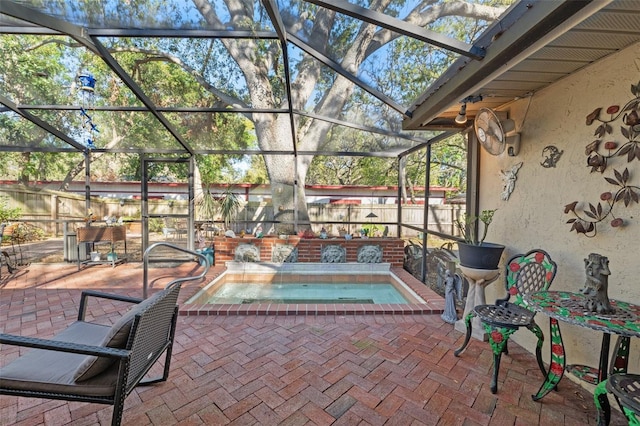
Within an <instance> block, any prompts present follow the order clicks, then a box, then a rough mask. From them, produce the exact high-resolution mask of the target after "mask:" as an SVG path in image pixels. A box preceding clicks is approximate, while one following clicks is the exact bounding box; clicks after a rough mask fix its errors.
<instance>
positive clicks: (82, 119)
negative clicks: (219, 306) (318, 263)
mask: <svg viewBox="0 0 640 426" xmlns="http://www.w3.org/2000/svg"><path fill="white" fill-rule="evenodd" d="M588 3H589V2H544V1H542V2H528V3H526V4H525V3H522V2H513V1H510V0H504V1H500V0H483V1H477V2H462V1H426V0H422V1H421V0H406V1H382V2H367V1H354V2H347V1H319V0H310V1H283V0H262V1H251V0H242V1H240V0H237V1H231V0H229V1H227V0H225V1H222V0H221V1H213V0H208V1H207V0H191V1H190V0H178V1H171V2H166V1H156V0H139V1H130V2H121V1H108V0H106V1H105V0H101V1H98V0H97V1H92V0H88V1H62V0H60V1H33V0H26V1H11V0H5V1H3V2H2V3H1V4H0V26H1V36H0V50H1V51H2V57H3V61H2V65H1V68H0V69H1V73H0V86H1V90H0V103H1V104H2V114H1V115H0V120H1V124H0V149H1V150H2V151H3V160H2V164H1V165H0V170H1V175H2V176H3V179H4V180H6V181H7V182H14V181H15V182H17V183H22V184H26V185H29V184H31V183H33V182H34V181H55V182H56V184H57V185H58V188H57V189H60V190H65V189H68V188H69V187H70V185H71V183H72V182H74V181H81V182H84V186H85V190H84V195H85V202H84V203H85V205H84V209H85V211H83V212H81V213H80V214H79V215H80V216H86V214H87V212H90V211H92V208H93V204H92V203H95V198H94V196H96V195H101V196H102V197H103V198H105V197H106V198H108V197H109V196H112V197H116V199H118V195H114V194H115V193H116V191H115V189H114V190H113V191H112V192H111V193H107V194H105V193H101V194H97V193H95V191H92V184H94V183H95V182H98V181H100V182H113V183H122V182H129V181H132V182H141V183H140V188H139V196H134V197H129V198H133V199H134V200H138V199H139V211H138V216H139V218H140V219H141V222H142V225H143V232H142V235H143V245H144V244H148V241H147V240H145V238H146V235H148V232H149V226H150V223H152V222H153V220H165V221H166V220H167V219H184V220H185V221H186V222H187V227H188V229H193V227H194V225H195V222H213V223H217V224H218V225H220V226H221V227H223V226H224V225H225V223H224V222H225V221H224V220H223V218H222V217H221V215H220V211H215V209H213V208H212V207H211V203H210V202H209V201H211V200H213V201H215V202H219V201H220V200H223V199H225V198H227V196H229V194H233V193H235V195H236V196H237V197H238V198H239V199H240V202H239V204H240V208H244V207H245V206H246V205H248V204H250V201H252V200H251V199H250V197H249V196H248V194H249V192H248V190H246V189H241V186H240V185H241V184H242V185H245V186H244V187H242V188H247V187H251V188H253V187H257V186H259V185H262V186H264V187H266V188H268V190H267V191H266V192H264V193H261V194H260V195H259V196H257V198H255V199H254V200H253V201H255V202H256V203H257V204H258V206H257V207H255V208H254V209H253V210H249V209H248V207H247V208H246V209H245V211H244V215H243V216H236V217H234V223H236V231H238V226H239V227H240V228H242V229H243V230H244V229H247V230H251V229H254V228H255V227H256V226H258V225H260V226H264V227H265V232H266V230H267V229H268V230H269V231H270V232H273V233H275V234H293V233H297V232H301V231H304V230H305V229H309V228H311V229H312V230H315V231H316V232H318V231H319V230H320V229H321V228H325V227H327V228H329V229H330V231H332V232H333V233H336V234H337V233H338V231H340V230H343V229H344V228H345V227H348V228H349V230H350V231H351V230H356V229H358V228H361V227H362V228H363V227H366V226H369V227H371V226H372V225H375V226H379V227H380V229H384V230H385V232H389V233H390V235H393V236H407V235H409V236H413V237H420V238H422V240H423V244H427V235H433V236H435V237H438V238H444V239H447V238H452V239H455V238H456V231H455V227H454V226H453V220H454V219H455V218H457V217H458V216H455V217H454V216H453V215H454V213H451V215H450V216H449V217H448V219H446V220H445V219H443V216H441V215H439V213H437V211H436V210H437V209H438V206H441V205H448V206H452V205H457V206H458V208H457V209H455V212H456V213H455V215H459V214H461V212H464V210H465V208H466V209H470V210H473V209H476V208H477V207H476V203H475V196H476V189H475V187H476V185H477V182H476V180H477V179H476V178H475V177H474V176H475V173H476V172H475V171H474V172H471V173H468V170H475V169H474V168H475V165H476V164H477V161H478V158H477V157H478V156H477V143H470V142H475V140H473V135H471V134H470V133H468V132H465V129H468V123H467V120H466V119H465V120H459V119H456V115H457V114H458V113H462V112H465V111H466V113H467V114H468V116H469V118H470V119H471V117H472V116H473V111H477V110H478V108H479V107H480V106H483V105H484V106H489V107H494V106H498V105H503V104H504V103H505V102H508V101H509V100H511V99H514V97H516V96H519V95H518V94H526V93H527V90H528V87H527V86H526V85H525V84H524V83H523V82H522V81H520V82H516V83H514V82H513V81H511V82H508V83H507V86H506V87H508V88H509V89H510V90H511V89H512V88H515V89H516V90H517V91H518V92H517V93H518V94H514V93H512V92H511V91H509V90H506V89H505V86H504V85H503V87H498V88H496V89H495V90H494V91H493V92H492V93H491V94H490V95H487V92H486V91H485V92H484V93H485V95H484V96H482V95H481V94H475V95H473V96H468V93H470V91H471V90H473V89H474V86H473V84H476V85H477V84H480V83H481V82H482V79H481V78H480V77H479V75H480V74H482V72H481V71H480V72H477V73H476V74H478V75H476V76H474V77H473V78H470V79H469V80H468V83H466V84H461V85H460V87H459V91H458V92H457V93H449V92H447V93H446V94H444V95H442V96H441V94H442V93H443V92H442V91H441V92H439V91H438V88H439V87H440V86H441V85H442V84H444V83H446V82H447V81H450V80H454V79H455V78H456V69H458V70H462V69H463V68H465V71H468V70H469V69H473V68H477V69H479V70H482V67H483V66H487V67H488V68H487V69H488V70H495V69H497V68H498V67H499V66H500V64H504V63H505V61H507V60H508V59H509V58H511V57H514V56H516V55H517V54H518V53H519V52H521V51H522V50H524V49H525V48H527V47H529V46H532V45H533V44H534V43H536V42H537V41H538V40H539V39H540V37H541V36H542V35H544V34H547V33H548V32H550V31H553V30H554V29H556V28H558V27H560V26H561V25H562V23H563V22H564V21H565V20H567V19H569V18H571V16H572V15H573V14H575V13H577V12H579V11H580V10H581V9H583V8H585V7H587V4H588ZM516 24H517V25H519V26H518V28H520V29H521V30H518V31H519V34H518V35H517V38H515V39H510V40H509V43H510V44H509V45H507V47H504V46H502V45H500V46H496V49H499V50H497V51H498V52H499V53H500V55H496V54H493V55H492V54H491V50H490V47H492V44H500V43H501V41H500V35H501V34H503V32H505V31H506V30H507V29H511V28H512V27H515V26H516ZM488 52H489V56H487V55H488ZM478 64H480V65H478ZM487 73H488V71H487ZM522 80H525V79H522ZM529 80H530V81H534V82H536V83H537V84H539V85H542V84H546V83H548V82H547V81H541V80H540V81H536V79H529ZM465 92H466V93H465ZM431 99H435V101H433V102H431V105H430V106H428V107H429V108H431V109H427V110H426V112H425V105H426V104H429V102H430V100H431ZM150 182H161V183H166V184H167V185H171V184H182V185H184V184H186V188H187V189H186V190H185V193H186V198H185V201H184V202H183V201H176V202H175V203H174V200H172V199H170V198H169V197H166V199H164V200H163V201H165V203H160V204H161V205H159V204H158V203H157V202H156V201H157V200H155V201H154V202H151V198H152V197H149V187H148V185H149V183H150ZM313 185H316V186H317V185H320V186H323V187H324V189H325V194H327V195H325V197H324V202H325V204H329V205H330V204H331V203H333V202H335V201H340V200H339V198H340V197H338V196H337V195H336V194H335V193H332V189H331V188H337V187H340V188H343V189H344V188H345V187H346V188H351V189H353V191H354V192H355V194H352V195H354V196H353V197H352V198H354V199H356V202H357V203H358V204H357V205H353V206H351V205H349V206H348V208H344V209H343V210H339V209H333V210H331V209H328V208H326V207H327V206H326V205H325V206H320V207H318V206H317V205H316V204H314V201H318V200H317V199H312V198H310V197H309V194H308V192H309V187H310V186H313ZM94 186H95V185H94ZM383 190H384V191H387V192H389V191H391V193H392V195H391V196H389V195H388V194H387V195H385V196H382V191H383ZM438 191H439V193H441V195H440V196H438V197H437V198H434V197H433V195H434V193H436V192H438ZM107 192H108V191H107ZM129 198H127V199H126V200H123V199H122V198H120V201H119V202H120V205H121V206H122V205H123V202H126V203H127V204H129V203H130V201H131V200H130V199H129ZM343 198H344V197H343ZM347 198H348V197H347ZM208 200H209V201H208ZM327 201H328V203H327ZM342 201H345V200H342ZM453 201H456V202H458V203H457V204H454V203H453ZM346 202H353V200H346ZM334 204H336V205H337V204H338V203H334ZM460 206H462V207H460ZM465 206H466V207H465ZM389 207H390V208H389ZM249 211H251V214H248V213H247V212H249ZM452 211H454V210H452ZM318 212H320V213H318ZM85 218H86V217H85ZM238 224H239V225H238ZM227 226H228V224H227ZM193 238H194V236H193V234H192V233H187V244H188V245H189V246H190V247H193V245H194V241H193ZM440 243H442V240H441V239H438V240H437V244H440Z"/></svg>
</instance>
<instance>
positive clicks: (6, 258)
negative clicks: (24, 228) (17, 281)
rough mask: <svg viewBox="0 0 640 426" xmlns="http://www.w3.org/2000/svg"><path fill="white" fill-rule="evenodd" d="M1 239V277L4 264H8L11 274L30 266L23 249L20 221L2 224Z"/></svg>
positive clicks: (0, 227) (0, 228) (0, 226)
mask: <svg viewBox="0 0 640 426" xmlns="http://www.w3.org/2000/svg"><path fill="white" fill-rule="evenodd" d="M0 241H1V242H2V251H0V278H2V264H5V265H7V270H8V271H9V273H10V274H12V273H13V272H15V271H16V270H18V269H20V268H21V267H25V266H29V262H28V261H27V259H26V257H25V254H24V253H23V250H22V244H21V243H22V238H21V237H20V223H13V224H11V225H7V224H6V223H3V224H1V225H0Z"/></svg>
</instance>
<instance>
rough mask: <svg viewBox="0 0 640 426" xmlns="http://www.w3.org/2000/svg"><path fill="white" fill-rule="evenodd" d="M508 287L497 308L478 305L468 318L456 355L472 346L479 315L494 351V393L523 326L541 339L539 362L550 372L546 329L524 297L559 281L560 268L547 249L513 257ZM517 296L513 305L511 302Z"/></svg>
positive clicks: (509, 266) (539, 341)
mask: <svg viewBox="0 0 640 426" xmlns="http://www.w3.org/2000/svg"><path fill="white" fill-rule="evenodd" d="M506 269H507V278H506V288H507V296H506V297H505V298H503V299H498V300H496V302H495V304H493V305H478V306H476V307H475V308H474V310H473V311H471V312H470V313H469V314H468V315H467V317H466V318H465V319H464V320H465V324H466V328H467V330H466V331H467V333H466V336H465V339H464V343H463V344H462V346H461V347H460V348H459V349H458V350H456V351H455V352H454V355H455V356H460V354H461V353H462V352H464V350H465V349H466V347H467V345H468V344H469V339H470V338H471V332H472V319H473V318H474V317H475V316H477V317H478V318H480V320H481V321H482V326H483V328H484V330H485V332H486V333H487V334H488V336H489V344H490V345H491V349H492V350H493V376H492V379H491V392H492V393H496V392H497V391H498V373H499V371H500V359H501V356H502V353H503V352H504V353H507V354H508V353H509V352H508V348H507V342H508V340H509V337H510V336H511V335H512V334H513V333H515V332H516V331H517V330H518V329H519V328H520V327H526V328H528V329H529V330H530V331H531V332H532V333H534V334H535V335H536V337H537V338H538V343H537V345H536V360H537V362H538V367H539V368H540V371H541V372H542V374H543V376H546V374H547V371H546V369H545V366H544V363H543V362H542V345H543V343H544V336H543V334H542V330H541V329H540V327H539V326H538V324H536V322H535V321H534V316H535V312H533V311H531V310H529V309H527V307H526V304H525V302H524V300H523V296H524V295H525V294H527V293H531V292H535V291H540V290H547V289H548V288H549V286H550V285H551V282H552V281H553V279H554V278H555V275H556V269H557V265H556V263H555V262H554V261H553V260H551V258H550V257H549V255H548V254H547V253H546V252H545V251H543V250H532V251H530V252H528V253H526V254H518V255H516V256H513V257H512V258H511V259H509V261H508V262H507V266H506ZM512 297H513V302H510V301H509V300H510V299H511V298H512Z"/></svg>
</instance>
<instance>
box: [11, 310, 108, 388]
mask: <svg viewBox="0 0 640 426" xmlns="http://www.w3.org/2000/svg"><path fill="white" fill-rule="evenodd" d="M108 332H109V326H106V325H100V324H93V323H87V322H83V321H76V322H74V323H73V324H71V325H70V326H69V327H67V328H66V329H64V330H63V331H62V332H60V333H59V334H57V335H56V336H55V337H53V338H52V339H51V340H57V341H62V342H76V343H77V342H82V343H83V344H87V345H93V346H97V345H98V344H100V342H102V340H103V339H104V337H105V336H106V335H107V333H108ZM85 358H86V355H83V354H73V353H68V352H57V351H48V350H44V349H29V350H28V351H27V352H26V353H25V354H24V355H22V356H20V357H18V358H16V359H15V360H13V361H12V362H10V363H9V364H8V365H6V366H5V367H2V368H1V369H0V371H1V373H2V374H1V375H0V376H1V377H2V378H1V379H0V380H1V381H2V387H3V389H4V388H6V389H17V390H31V391H36V392H38V391H40V392H69V393H73V394H77V395H85V396H104V395H113V392H114V389H115V384H116V378H117V365H114V366H113V368H112V369H110V370H109V372H105V373H104V374H101V375H99V376H97V377H95V378H93V379H90V380H87V381H85V382H83V383H82V385H81V386H78V385H77V384H76V383H75V381H74V378H73V376H74V373H75V371H76V370H77V368H78V366H79V365H80V364H81V363H82V361H83V360H84V359H85ZM112 370H113V371H112Z"/></svg>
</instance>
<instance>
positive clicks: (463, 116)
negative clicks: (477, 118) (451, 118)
mask: <svg viewBox="0 0 640 426" xmlns="http://www.w3.org/2000/svg"><path fill="white" fill-rule="evenodd" d="M466 122H467V103H466V102H464V103H463V104H462V106H461V107H460V112H459V113H458V115H456V123H458V124H464V123H466Z"/></svg>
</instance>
